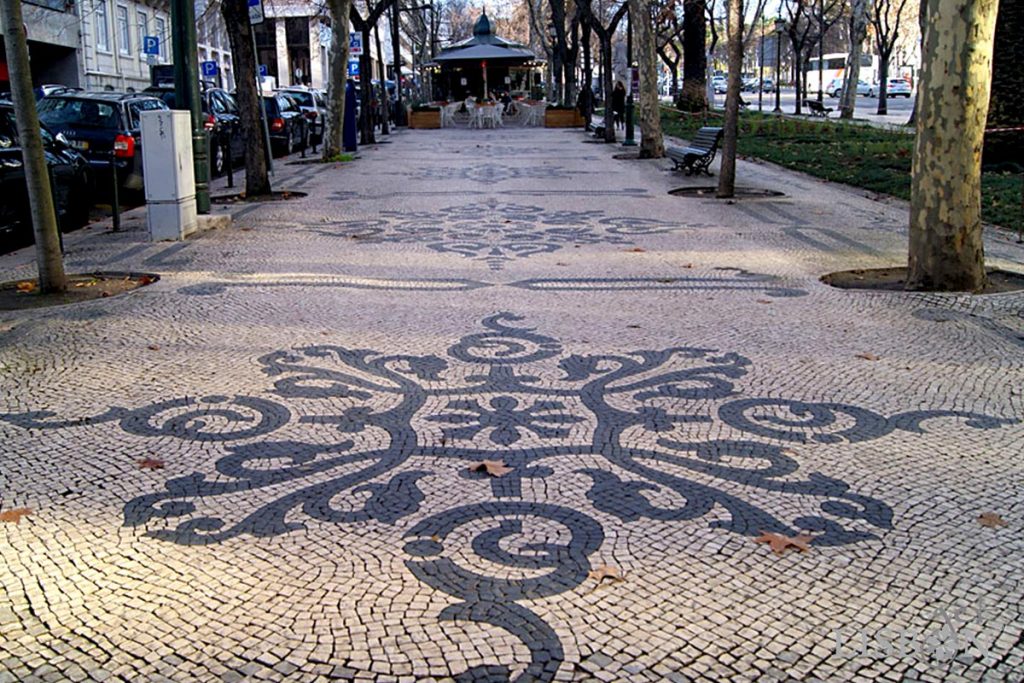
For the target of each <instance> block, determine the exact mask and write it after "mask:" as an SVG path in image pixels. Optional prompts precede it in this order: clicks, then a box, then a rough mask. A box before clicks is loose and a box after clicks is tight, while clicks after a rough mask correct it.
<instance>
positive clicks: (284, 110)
mask: <svg viewBox="0 0 1024 683" xmlns="http://www.w3.org/2000/svg"><path fill="white" fill-rule="evenodd" d="M263 110H264V111H265V112H266V114H267V128H268V129H269V130H270V145H271V147H273V148H274V151H275V152H277V153H279V154H291V153H292V152H294V151H295V150H296V149H305V148H306V146H307V145H308V144H309V126H308V125H307V121H306V117H305V115H304V114H303V113H302V110H301V109H299V105H297V104H295V101H294V100H290V99H288V98H287V97H285V96H284V95H282V94H281V93H273V94H271V95H264V96H263Z"/></svg>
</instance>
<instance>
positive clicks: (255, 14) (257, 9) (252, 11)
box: [249, 0, 263, 26]
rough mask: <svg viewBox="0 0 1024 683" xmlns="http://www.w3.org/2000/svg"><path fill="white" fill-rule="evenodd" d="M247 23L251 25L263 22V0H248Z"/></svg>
mask: <svg viewBox="0 0 1024 683" xmlns="http://www.w3.org/2000/svg"><path fill="white" fill-rule="evenodd" d="M249 23H250V24H252V25H253V26H255V25H256V24H262V23H263V0H249Z"/></svg>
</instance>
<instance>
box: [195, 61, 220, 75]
mask: <svg viewBox="0 0 1024 683" xmlns="http://www.w3.org/2000/svg"><path fill="white" fill-rule="evenodd" d="M199 70H200V71H201V72H202V74H203V75H204V76H211V77H212V76H216V75H217V73H218V71H219V69H218V67H217V62H199Z"/></svg>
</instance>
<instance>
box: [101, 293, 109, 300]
mask: <svg viewBox="0 0 1024 683" xmlns="http://www.w3.org/2000/svg"><path fill="white" fill-rule="evenodd" d="M108 296H110V292H100V297H101V298H103V299H106V298H107V297H108Z"/></svg>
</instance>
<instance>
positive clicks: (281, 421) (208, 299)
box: [0, 129, 1024, 682]
mask: <svg viewBox="0 0 1024 683" xmlns="http://www.w3.org/2000/svg"><path fill="white" fill-rule="evenodd" d="M627 151H629V150H625V149H623V148H622V147H620V146H618V145H615V146H611V145H602V144H595V143H586V142H585V141H584V136H583V134H582V133H580V132H579V131H574V130H558V129H529V130H525V129H510V130H439V131H400V132H398V133H396V134H393V135H392V136H390V141H389V144H381V145H377V146H376V147H374V148H365V149H361V150H360V157H361V158H360V159H359V160H357V161H355V162H352V163H346V164H340V165H335V164H330V165H319V164H307V165H292V166H289V165H282V166H280V167H279V168H280V174H279V176H278V177H277V178H276V179H275V181H274V187H275V189H276V190H289V191H298V192H305V193H307V196H305V197H302V198H298V199H293V200H289V201H281V202H269V203H260V204H251V205H242V206H239V205H234V206H232V207H231V208H230V209H219V210H221V211H229V212H230V213H232V215H233V218H234V222H233V225H232V227H231V228H229V229H226V230H218V231H211V232H207V233H204V234H201V235H198V236H196V237H195V238H193V239H189V240H187V241H184V242H180V243H150V242H148V241H146V235H145V226H144V223H145V221H144V214H143V213H142V212H141V211H137V212H134V215H131V216H127V217H126V218H125V220H124V226H125V230H124V231H123V232H121V233H117V234H110V233H105V232H103V230H102V229H101V228H99V227H96V228H93V229H92V230H89V231H86V232H82V233H77V234H75V235H72V236H69V239H68V240H67V247H68V253H67V265H68V269H69V270H70V271H77V272H82V271H90V270H104V271H136V272H150V273H157V274H159V275H160V276H161V279H160V281H159V282H157V283H156V284H153V285H150V286H147V287H144V288H141V289H139V290H137V291H135V292H132V293H130V294H128V295H125V296H123V297H113V298H109V299H100V300H97V301H93V302H89V303H88V304H85V305H78V306H73V307H63V308H51V309H48V310H37V311H32V312H26V313H0V378H2V381H0V395H2V401H3V403H2V406H0V513H2V512H4V511H9V510H15V509H18V508H29V509H30V510H31V513H30V514H28V515H27V516H24V517H22V518H21V520H20V522H19V523H17V524H15V523H13V522H0V587H2V590H0V681H7V680H11V681H22V680H85V679H90V678H91V679H93V680H110V679H119V680H126V681H141V680H145V681H151V680H174V681H183V680H199V681H238V680H294V681H311V680H376V681H427V680H447V681H499V680H517V681H524V682H525V681H534V680H538V681H550V680H558V681H630V682H633V681H664V680H669V681H690V680H695V681H755V680H756V681H783V680H806V681H810V680H828V681H861V680H863V681H868V680H897V681H898V680H907V681H910V680H921V681H980V680H1009V679H1011V678H1012V677H1013V676H1015V675H1016V672H1019V671H1020V670H1022V668H1024V645H1022V642H1024V640H1022V638H1024V617H1022V615H1021V613H1020V609H1019V606H1020V604H1021V602H1022V600H1024V583H1022V581H1024V579H1022V577H1021V575H1020V571H1019V570H1014V569H1013V568H1014V567H1019V566H1021V565H1022V562H1024V547H1022V546H1021V543H1020V530H1021V527H1022V524H1024V514H1022V510H1024V508H1022V506H1021V499H1020V490H1021V488H1020V487H1021V483H1022V482H1021V465H1020V457H1019V456H1020V444H1021V443H1024V423H1022V422H1021V419H1022V417H1024V395H1022V393H1021V389H1020V387H1021V386H1022V385H1024V341H1022V339H1024V314H1022V311H1024V293H1015V294H1003V295H990V296H981V297H970V296H965V295H943V294H917V293H902V292H888V293H884V292H874V293H868V292H855V291H840V290H834V289H832V288H830V287H827V286H825V285H823V284H822V283H821V282H819V279H818V278H819V277H820V276H821V275H822V274H824V273H827V272H830V271H834V270H840V269H849V268H872V267H880V266H889V265H894V264H900V263H903V262H905V260H906V242H907V235H906V222H907V221H906V213H907V207H906V205H905V203H903V202H899V201H896V200H889V201H876V200H875V199H873V198H870V197H867V196H866V194H867V193H865V192H862V191H858V190H852V189H850V188H845V187H841V186H837V185H833V184H828V183H823V182H820V181H818V180H816V179H813V178H810V177H808V176H804V175H800V174H795V173H791V172H788V171H784V170H782V169H779V168H777V167H774V166H771V165H768V164H760V163H750V162H741V163H740V164H739V167H738V175H737V177H738V183H739V184H740V185H742V186H746V187H752V188H759V189H768V190H776V191H779V192H782V193H784V196H782V197H779V198H776V199H758V200H739V201H735V202H720V201H716V200H713V199H705V198H681V197H674V196H670V195H669V194H668V191H669V190H671V189H674V188H680V187H687V186H689V187H696V186H702V185H706V186H711V185H714V184H715V182H717V177H715V178H711V179H708V178H706V177H705V178H691V177H686V176H684V175H682V174H676V173H672V172H671V171H670V170H669V168H670V167H671V164H670V163H669V162H668V161H666V160H650V161H639V160H631V161H627V160H617V159H612V158H611V157H612V156H613V155H616V154H622V153H624V152H627ZM717 168H718V163H717V162H716V163H715V164H714V166H713V169H714V170H715V171H717ZM218 182H219V183H223V181H218ZM239 187H240V186H239ZM215 189H217V188H216V186H215ZM986 250H987V256H988V261H989V263H990V264H991V265H994V266H1002V267H1005V268H1009V269H1013V270H1017V271H1024V248H1022V245H1018V244H1015V243H1014V242H1013V237H1012V235H1008V234H998V233H993V234H990V235H989V236H988V241H987V244H986ZM33 272H34V265H33V255H32V252H31V251H30V250H25V251H22V252H17V253H14V254H10V255H8V256H3V257H0V280H9V279H14V278H20V277H27V276H31V275H32V274H33ZM484 460H487V461H491V464H490V470H491V471H492V472H493V473H494V474H497V475H500V476H489V475H488V474H487V472H472V471H470V469H469V468H470V466H471V465H473V464H474V463H478V462H481V461H484ZM498 461H500V464H498ZM984 513H993V514H994V515H998V516H999V518H1001V519H1003V520H1005V521H1006V522H1007V523H1008V526H1005V527H1001V526H998V525H997V526H995V527H991V528H990V527H988V526H984V525H982V524H981V523H980V522H979V516H980V515H983V514H984ZM984 519H985V520H989V521H990V522H991V523H996V522H995V521H994V520H995V519H996V518H995V517H985V518H984ZM762 532H772V533H778V534H781V535H785V536H789V537H798V536H799V535H800V534H803V533H806V534H809V535H810V536H812V537H813V539H812V540H811V541H810V546H809V550H808V551H807V552H797V551H795V550H793V549H792V548H791V549H790V550H789V551H788V552H786V553H785V554H784V555H781V556H779V555H776V554H774V553H773V552H772V550H771V548H770V547H769V546H768V545H765V544H759V543H755V542H754V539H755V538H758V537H759V535H760V534H762ZM616 575H618V576H621V578H622V579H623V580H616V578H615V577H616ZM602 577H605V578H602ZM862 644H863V645H864V647H865V651H864V653H863V656H858V651H859V648H860V647H861V646H862ZM891 644H899V645H900V646H901V647H902V648H903V649H902V651H894V650H891V649H888V648H890V645H891Z"/></svg>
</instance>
